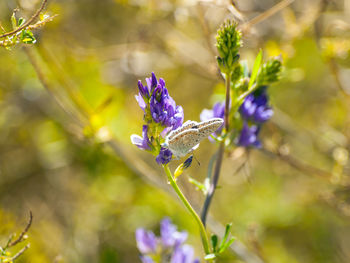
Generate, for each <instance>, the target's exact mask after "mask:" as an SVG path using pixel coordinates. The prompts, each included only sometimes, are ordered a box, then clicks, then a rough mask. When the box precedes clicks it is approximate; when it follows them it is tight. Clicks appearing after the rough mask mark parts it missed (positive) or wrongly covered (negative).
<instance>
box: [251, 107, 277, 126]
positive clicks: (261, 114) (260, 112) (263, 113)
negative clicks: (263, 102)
mask: <svg viewBox="0 0 350 263" xmlns="http://www.w3.org/2000/svg"><path fill="white" fill-rule="evenodd" d="M272 115H273V110H272V109H271V108H269V107H266V106H260V107H258V108H257V109H256V111H255V114H254V121H255V122H257V123H263V122H265V121H267V120H269V119H270V118H271V117H272Z"/></svg>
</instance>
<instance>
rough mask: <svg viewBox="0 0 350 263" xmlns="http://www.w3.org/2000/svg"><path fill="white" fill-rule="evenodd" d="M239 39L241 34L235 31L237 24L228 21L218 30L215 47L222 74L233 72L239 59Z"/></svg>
mask: <svg viewBox="0 0 350 263" xmlns="http://www.w3.org/2000/svg"><path fill="white" fill-rule="evenodd" d="M241 37H242V34H241V32H240V31H239V30H238V29H237V24H236V23H235V22H232V21H230V20H228V21H226V22H225V23H224V24H223V25H222V26H221V27H220V29H219V30H218V32H217V36H216V47H217V49H218V52H219V57H220V63H219V68H220V70H221V71H222V72H224V73H230V74H231V73H232V72H233V70H234V68H235V66H236V62H237V61H238V58H239V55H238V50H239V48H240V47H241V46H242V41H241ZM218 62H219V59H218Z"/></svg>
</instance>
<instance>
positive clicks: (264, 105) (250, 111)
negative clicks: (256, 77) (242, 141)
mask: <svg viewBox="0 0 350 263" xmlns="http://www.w3.org/2000/svg"><path fill="white" fill-rule="evenodd" d="M266 88H267V87H265V86H264V87H262V88H261V89H260V90H258V91H257V92H255V93H252V94H249V95H248V96H247V97H246V98H245V100H244V102H243V103H242V105H241V106H240V108H239V112H240V113H241V115H242V117H243V118H244V119H246V120H252V121H254V122H256V123H263V122H265V121H267V120H269V119H270V118H271V117H272V115H273V110H272V109H271V108H270V107H269V106H268V97H267V94H266Z"/></svg>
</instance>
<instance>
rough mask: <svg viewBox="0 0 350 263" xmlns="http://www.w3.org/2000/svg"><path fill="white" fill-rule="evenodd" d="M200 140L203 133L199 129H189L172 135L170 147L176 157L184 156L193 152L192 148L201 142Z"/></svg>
mask: <svg viewBox="0 0 350 263" xmlns="http://www.w3.org/2000/svg"><path fill="white" fill-rule="evenodd" d="M200 141H201V135H200V133H199V130H198V129H188V130H184V131H182V132H180V133H178V134H177V135H175V136H174V137H172V138H171V139H170V140H169V142H168V144H169V146H168V147H169V149H170V151H171V152H172V153H173V154H174V155H175V156H176V157H183V156H185V155H186V154H188V153H189V152H191V150H192V148H193V147H194V146H196V145H197V144H199V142H200Z"/></svg>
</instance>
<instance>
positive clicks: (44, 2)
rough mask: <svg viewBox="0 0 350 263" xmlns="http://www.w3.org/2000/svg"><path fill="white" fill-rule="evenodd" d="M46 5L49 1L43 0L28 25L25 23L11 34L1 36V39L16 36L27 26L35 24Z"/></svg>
mask: <svg viewBox="0 0 350 263" xmlns="http://www.w3.org/2000/svg"><path fill="white" fill-rule="evenodd" d="M46 3H47V0H43V2H42V3H41V6H40V8H39V9H38V10H37V11H36V12H35V14H34V15H33V16H32V17H31V18H30V19H29V20H28V21H27V22H26V23H24V25H23V26H20V27H19V28H16V29H15V30H13V31H11V32H7V33H5V34H2V35H0V38H4V37H8V36H11V35H14V34H16V33H17V32H19V31H21V30H23V29H24V28H26V27H27V26H29V25H30V24H31V23H33V21H34V20H35V19H36V18H37V17H38V16H39V15H40V13H41V11H43V9H44V7H45V5H46Z"/></svg>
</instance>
